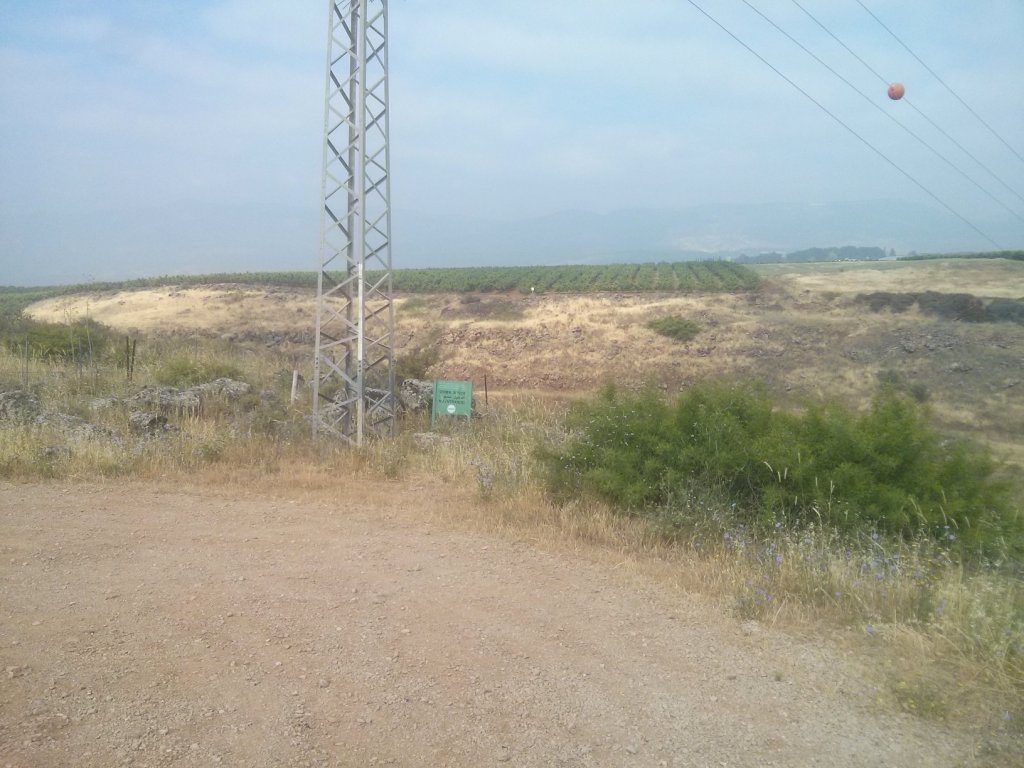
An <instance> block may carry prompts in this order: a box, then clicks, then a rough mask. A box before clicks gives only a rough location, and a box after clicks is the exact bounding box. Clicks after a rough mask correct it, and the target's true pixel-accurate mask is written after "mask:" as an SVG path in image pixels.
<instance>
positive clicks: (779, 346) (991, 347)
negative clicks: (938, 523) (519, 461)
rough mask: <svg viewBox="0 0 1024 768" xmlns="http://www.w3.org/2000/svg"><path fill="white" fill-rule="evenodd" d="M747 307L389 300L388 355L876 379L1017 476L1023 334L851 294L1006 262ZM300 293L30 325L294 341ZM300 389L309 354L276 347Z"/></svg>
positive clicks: (853, 268)
mask: <svg viewBox="0 0 1024 768" xmlns="http://www.w3.org/2000/svg"><path fill="white" fill-rule="evenodd" d="M758 269H759V270H760V271H761V272H762V273H764V274H765V275H766V276H767V277H768V280H767V283H766V285H765V286H764V287H763V288H762V289H761V290H759V291H757V292H754V293H751V294H736V295H733V294H706V295H692V296H670V295H656V294H641V295H637V294H614V295H612V294H595V295H559V294H549V295H538V296H522V295H519V294H509V295H483V296H481V297H480V300H479V301H477V302H472V303H466V302H465V297H462V296H458V295H451V294H437V295H426V296H423V295H415V296H400V297H399V300H398V303H397V322H398V327H397V346H398V353H399V355H400V356H401V355H404V354H406V353H409V352H411V351H414V350H418V349H422V348H425V347H426V348H433V349H435V350H436V352H437V356H438V362H437V363H436V364H435V365H433V366H432V368H431V369H430V370H429V374H430V375H433V376H437V377H445V378H461V379H471V380H473V381H474V382H475V384H476V386H477V388H478V389H481V388H482V383H483V379H484V377H485V376H486V377H487V380H488V384H489V386H490V387H491V389H492V390H505V391H510V392H513V391H522V392H561V393H575V392H585V391H591V390H594V389H595V388H597V387H598V386H600V385H602V384H604V383H606V382H609V381H615V382H618V383H620V384H623V385H625V386H628V387H638V386H643V385H648V384H650V385H654V386H659V387H661V388H663V389H665V390H666V391H669V392H674V391H678V390H679V389H681V388H684V387H686V386H688V385H690V384H691V383H693V382H694V381H697V380H700V379H703V378H707V377H738V378H744V379H756V380H761V381H764V382H765V383H766V384H767V385H768V387H769V389H770V390H771V391H772V392H773V394H775V395H776V396H777V397H778V398H780V399H781V400H782V401H784V402H787V403H789V404H793V405H797V404H799V403H800V402H801V400H802V399H804V398H819V399H820V398H842V399H846V400H849V401H852V402H856V403H864V402H865V401H866V399H867V398H868V397H869V396H870V395H871V393H872V392H873V391H874V390H875V388H876V386H877V376H878V374H879V373H880V372H883V371H895V372H896V373H897V374H899V375H900V376H902V377H904V378H905V379H906V380H907V381H908V383H913V384H917V385H919V386H923V387H926V388H927V390H928V391H929V393H930V395H931V401H932V403H933V405H934V407H935V410H936V412H937V413H938V414H939V416H940V417H941V419H942V421H943V424H944V426H945V427H947V428H949V429H952V430H956V431H960V432H964V433H969V434H972V435H973V436H975V437H978V438H980V439H983V440H987V441H989V442H990V443H991V444H992V445H994V446H996V447H997V448H998V449H999V450H1000V452H1001V455H1003V456H1005V457H1007V458H1008V459H1009V460H1011V461H1017V462H1018V463H1019V461H1020V456H1021V451H1022V450H1024V437H1022V436H1024V398H1021V397H1020V396H1019V394H1018V393H1019V392H1020V391H1021V387H1024V370H1022V369H1021V365H1020V360H1021V359H1024V327H1022V326H1020V325H1014V324H1011V323H1004V324H998V325H996V324H971V323H958V322H953V321H944V320H938V319H936V318H933V317H928V316H925V315H923V314H921V313H920V312H919V311H917V310H916V309H914V310H911V311H908V312H905V313H902V314H891V313H889V312H880V313H872V312H870V311H869V310H868V309H867V308H866V307H865V306H864V305H862V304H858V303H855V302H854V301H853V298H854V296H855V295H856V294H857V293H858V292H861V291H873V290H878V289H884V290H890V291H904V290H911V291H921V290H936V291H946V292H952V291H962V292H971V293H975V294H977V295H981V296H1016V295H1019V294H1021V293H1024V288H1022V287H1021V286H1024V263H1021V262H1012V261H1007V260H969V261H968V260H959V261H957V260H945V261H943V260H938V261H918V262H883V263H861V264H853V263H835V264H805V265H766V266H762V267H758ZM312 307H313V297H312V295H311V293H310V292H309V291H303V290H298V289H289V288H275V287H268V288H266V289H263V288H253V287H251V286H245V287H243V286H211V287H204V288H188V289H174V288H164V289H154V290H145V291H129V292H117V293H104V294H93V295H85V296H69V297H61V298H58V299H51V300H47V301H45V302H40V303H38V304H36V305H33V306H32V307H31V308H30V310H29V313H30V314H31V315H33V316H34V317H37V318H39V319H47V320H53V321H62V320H65V319H68V318H74V317H82V316H86V315H88V316H91V317H93V318H94V319H96V320H98V321H100V322H102V323H105V324H108V325H111V326H113V327H115V328H118V329H139V330H142V331H148V332H157V331H160V332H168V331H178V332H193V331H199V332H202V333H205V334H212V335H220V336H225V335H226V336H232V335H241V334H256V335H259V334H271V333H285V334H291V335H293V336H294V335H295V334H305V335H308V334H309V333H310V332H311V325H312ZM668 315H682V316H684V317H687V318H689V319H691V320H694V321H696V322H697V323H699V324H700V326H701V328H702V330H701V332H700V333H699V334H698V335H697V336H696V338H694V339H693V340H692V341H691V342H688V343H684V344H682V343H677V342H675V341H672V340H670V339H666V338H664V337H662V336H659V335H658V334H656V333H654V332H653V331H651V330H650V329H648V328H647V327H646V323H647V322H648V321H649V320H652V319H655V318H659V317H665V316H668ZM289 351H290V353H291V355H292V359H293V360H294V361H295V362H296V363H298V364H299V365H300V367H302V368H304V370H303V373H304V375H307V377H308V367H309V365H308V362H309V357H310V355H309V350H308V348H307V347H306V346H303V345H293V346H291V347H290V349H289Z"/></svg>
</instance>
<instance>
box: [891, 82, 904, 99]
mask: <svg viewBox="0 0 1024 768" xmlns="http://www.w3.org/2000/svg"><path fill="white" fill-rule="evenodd" d="M906 92H907V91H906V89H905V88H904V87H903V83H893V84H892V85H890V86H889V98H890V99H892V100H893V101H899V100H900V99H902V98H903V94H904V93H906Z"/></svg>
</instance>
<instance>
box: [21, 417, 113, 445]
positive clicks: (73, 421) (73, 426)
mask: <svg viewBox="0 0 1024 768" xmlns="http://www.w3.org/2000/svg"><path fill="white" fill-rule="evenodd" d="M35 423H36V424H38V425H39V426H41V427H51V428H52V429H56V430H57V431H58V432H60V433H62V434H63V435H64V436H65V437H67V438H70V439H71V440H108V439H110V438H111V437H113V434H112V433H111V432H110V430H109V429H104V428H103V427H97V426H96V425H95V424H90V423H89V422H87V421H86V420H85V419H83V418H80V417H79V416H72V415H71V414H70V413H41V414H39V415H38V416H36V418H35Z"/></svg>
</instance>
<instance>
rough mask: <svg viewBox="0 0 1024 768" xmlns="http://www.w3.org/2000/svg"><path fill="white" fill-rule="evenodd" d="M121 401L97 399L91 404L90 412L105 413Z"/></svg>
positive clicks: (106, 398) (107, 398) (108, 398)
mask: <svg viewBox="0 0 1024 768" xmlns="http://www.w3.org/2000/svg"><path fill="white" fill-rule="evenodd" d="M120 402H121V401H120V400H118V399H117V398H116V397H113V396H110V397H97V398H96V399H95V400H92V401H91V402H90V403H89V410H90V411H105V410H107V409H109V408H113V407H115V406H116V405H117V404H118V403H120Z"/></svg>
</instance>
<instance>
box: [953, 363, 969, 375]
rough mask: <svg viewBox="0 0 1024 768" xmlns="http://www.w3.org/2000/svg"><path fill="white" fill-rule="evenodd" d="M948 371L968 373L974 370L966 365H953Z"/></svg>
mask: <svg viewBox="0 0 1024 768" xmlns="http://www.w3.org/2000/svg"><path fill="white" fill-rule="evenodd" d="M947 370H949V372H950V373H968V372H970V371H972V370H974V369H973V368H972V367H971V366H969V365H967V364H966V363H953V364H952V365H951V366H949V368H948V369H947Z"/></svg>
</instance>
